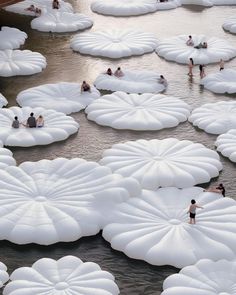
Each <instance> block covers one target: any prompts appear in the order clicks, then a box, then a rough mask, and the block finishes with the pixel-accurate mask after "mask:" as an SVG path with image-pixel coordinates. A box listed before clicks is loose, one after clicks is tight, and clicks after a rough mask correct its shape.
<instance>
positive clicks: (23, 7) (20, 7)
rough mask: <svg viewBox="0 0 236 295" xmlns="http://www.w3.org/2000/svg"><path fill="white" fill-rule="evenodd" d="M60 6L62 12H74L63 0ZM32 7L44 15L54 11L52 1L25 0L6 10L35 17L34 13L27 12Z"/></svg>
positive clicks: (60, 1) (60, 0)
mask: <svg viewBox="0 0 236 295" xmlns="http://www.w3.org/2000/svg"><path fill="white" fill-rule="evenodd" d="M59 4H60V8H59V11H60V12H73V7H72V5H71V4H70V3H68V2H65V1H63V0H59ZM30 5H34V6H35V7H37V8H39V9H41V11H42V12H43V13H47V12H50V11H52V10H53V9H52V1H51V0H25V1H21V2H19V3H16V4H13V5H10V6H7V7H5V10H7V11H10V12H14V13H19V14H23V15H31V16H35V13H34V12H31V11H29V10H27V8H28V7H30Z"/></svg>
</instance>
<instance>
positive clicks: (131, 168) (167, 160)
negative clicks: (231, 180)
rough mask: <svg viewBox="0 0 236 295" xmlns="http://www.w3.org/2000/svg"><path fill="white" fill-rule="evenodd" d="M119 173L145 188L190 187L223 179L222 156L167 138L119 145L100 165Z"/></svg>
mask: <svg viewBox="0 0 236 295" xmlns="http://www.w3.org/2000/svg"><path fill="white" fill-rule="evenodd" d="M100 163H101V164H102V165H106V166H108V167H109V168H111V169H112V171H114V172H115V173H119V174H121V175H123V176H132V177H134V178H136V179H137V180H138V181H139V183H140V184H141V185H142V187H143V188H147V189H156V188H158V187H160V186H161V187H168V186H175V187H179V188H183V187H189V186H193V185H196V184H198V183H204V182H209V181H210V179H211V178H212V177H216V176H218V175H219V171H220V170H221V169H222V165H221V163H220V161H219V155H218V154H217V153H216V152H215V151H212V150H210V149H208V148H206V147H205V146H204V145H202V144H200V143H193V142H191V141H188V140H181V141H180V140H178V139H175V138H166V139H163V140H158V139H152V140H142V139H140V140H137V141H128V142H126V143H120V144H115V145H113V146H112V148H111V149H108V150H106V151H105V152H104V153H103V158H102V160H101V161H100Z"/></svg>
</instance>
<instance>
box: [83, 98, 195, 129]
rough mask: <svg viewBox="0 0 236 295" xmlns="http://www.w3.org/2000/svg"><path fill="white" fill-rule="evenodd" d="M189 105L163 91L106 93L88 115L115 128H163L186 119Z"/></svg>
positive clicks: (92, 105)
mask: <svg viewBox="0 0 236 295" xmlns="http://www.w3.org/2000/svg"><path fill="white" fill-rule="evenodd" d="M189 110H190V107H189V106H188V105H187V104H186V103H185V102H184V101H182V100H181V99H178V98H175V97H172V96H165V95H162V94H151V93H146V94H142V95H139V94H127V93H125V92H115V93H113V94H108V95H104V96H103V97H101V98H100V99H97V100H95V101H94V102H92V103H91V104H90V105H89V106H88V107H87V108H86V113H87V114H88V119H89V120H92V121H95V122H96V123H98V124H100V125H104V126H110V127H113V128H116V129H131V130H139V131H141V130H160V129H163V128H170V127H174V126H177V125H178V124H179V123H180V122H184V121H186V120H187V118H188V116H189V115H190V111H189Z"/></svg>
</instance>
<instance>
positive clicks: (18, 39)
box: [0, 27, 27, 50]
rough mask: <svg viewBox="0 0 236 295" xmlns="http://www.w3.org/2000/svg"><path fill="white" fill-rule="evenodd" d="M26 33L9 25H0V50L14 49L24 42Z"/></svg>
mask: <svg viewBox="0 0 236 295" xmlns="http://www.w3.org/2000/svg"><path fill="white" fill-rule="evenodd" d="M26 38H27V34H26V33H24V32H22V31H20V30H18V29H15V28H10V27H2V28H1V30H0V40H1V43H0V50H5V49H16V48H19V47H20V46H21V45H23V44H24V43H25V39H26Z"/></svg>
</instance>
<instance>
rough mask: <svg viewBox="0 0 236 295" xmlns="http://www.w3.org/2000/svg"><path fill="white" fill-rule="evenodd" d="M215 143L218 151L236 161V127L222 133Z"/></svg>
mask: <svg viewBox="0 0 236 295" xmlns="http://www.w3.org/2000/svg"><path fill="white" fill-rule="evenodd" d="M215 145H216V146H217V151H219V152H221V154H222V155H223V156H225V157H227V158H229V159H230V161H232V162H236V129H231V130H229V131H228V132H227V133H225V134H221V135H220V136H218V137H217V139H216V143H215Z"/></svg>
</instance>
